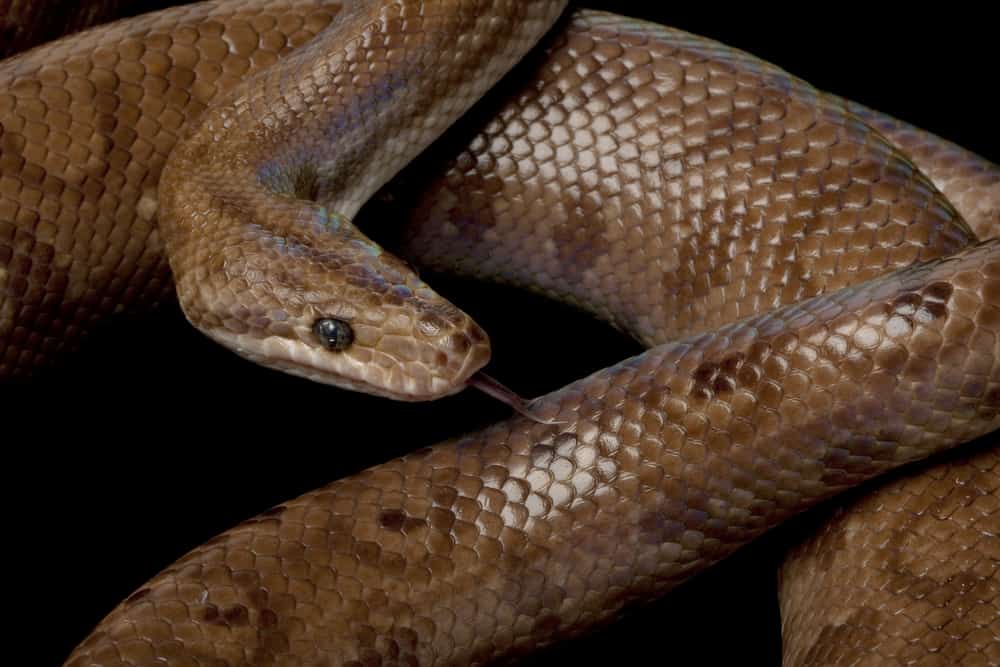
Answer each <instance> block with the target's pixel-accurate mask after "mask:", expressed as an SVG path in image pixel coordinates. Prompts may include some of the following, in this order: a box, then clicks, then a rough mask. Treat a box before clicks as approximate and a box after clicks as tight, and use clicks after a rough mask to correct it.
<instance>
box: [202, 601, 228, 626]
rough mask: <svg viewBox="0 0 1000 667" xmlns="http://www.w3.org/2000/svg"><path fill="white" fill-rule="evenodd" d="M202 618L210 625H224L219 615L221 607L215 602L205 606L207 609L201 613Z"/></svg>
mask: <svg viewBox="0 0 1000 667" xmlns="http://www.w3.org/2000/svg"><path fill="white" fill-rule="evenodd" d="M201 620H203V621H205V622H206V623H208V624H210V625H222V624H223V623H224V621H222V620H221V619H220V617H219V608H218V607H216V606H215V605H214V604H212V605H209V606H207V607H205V611H203V612H202V614H201Z"/></svg>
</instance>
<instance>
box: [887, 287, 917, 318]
mask: <svg viewBox="0 0 1000 667" xmlns="http://www.w3.org/2000/svg"><path fill="white" fill-rule="evenodd" d="M922 302H923V299H922V298H920V295H919V294H914V293H913V292H907V293H905V294H900V295H899V296H897V297H896V298H895V299H893V300H892V310H893V312H895V313H896V314H897V315H902V316H904V317H905V316H907V315H913V314H914V313H916V312H917V308H919V307H920V304H921V303H922Z"/></svg>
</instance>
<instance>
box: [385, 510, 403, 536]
mask: <svg viewBox="0 0 1000 667" xmlns="http://www.w3.org/2000/svg"><path fill="white" fill-rule="evenodd" d="M406 518H407V517H406V514H405V513H403V512H402V511H400V510H382V511H381V512H379V515H378V523H379V525H380V526H382V527H383V528H385V529H386V530H394V531H397V532H398V531H401V530H403V525H404V524H405V523H406Z"/></svg>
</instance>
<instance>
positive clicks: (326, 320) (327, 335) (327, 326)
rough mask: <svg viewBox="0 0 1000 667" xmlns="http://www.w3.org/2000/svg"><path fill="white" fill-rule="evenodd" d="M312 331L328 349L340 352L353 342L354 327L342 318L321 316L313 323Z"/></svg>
mask: <svg viewBox="0 0 1000 667" xmlns="http://www.w3.org/2000/svg"><path fill="white" fill-rule="evenodd" d="M313 333H315V334H316V337H317V338H319V340H320V342H321V343H323V346H324V347H326V349H328V350H333V351H335V352H340V351H342V350H346V349H347V348H349V347H350V346H351V343H353V342H354V329H352V328H351V325H350V324H348V323H347V322H345V321H343V320H338V319H335V318H332V317H323V318H320V319H318V320H316V322H314V323H313Z"/></svg>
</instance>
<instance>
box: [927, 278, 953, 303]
mask: <svg viewBox="0 0 1000 667" xmlns="http://www.w3.org/2000/svg"><path fill="white" fill-rule="evenodd" d="M954 291H955V288H954V287H952V285H951V283H946V282H936V283H931V284H930V285H928V286H927V287H926V288H925V289H924V297H925V298H926V299H932V300H934V301H942V302H943V301H947V300H948V299H950V298H951V295H952V292H954Z"/></svg>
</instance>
